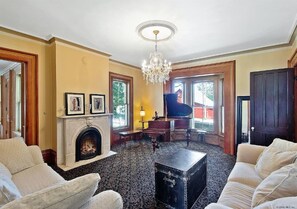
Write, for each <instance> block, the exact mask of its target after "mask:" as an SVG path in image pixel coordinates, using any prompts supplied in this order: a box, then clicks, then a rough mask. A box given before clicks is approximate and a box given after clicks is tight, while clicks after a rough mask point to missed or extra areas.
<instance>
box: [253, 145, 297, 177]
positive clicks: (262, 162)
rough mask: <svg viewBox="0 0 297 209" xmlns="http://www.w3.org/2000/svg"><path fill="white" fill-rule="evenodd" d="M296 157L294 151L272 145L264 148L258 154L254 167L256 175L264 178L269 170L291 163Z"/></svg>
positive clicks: (296, 154) (296, 153) (268, 173)
mask: <svg viewBox="0 0 297 209" xmlns="http://www.w3.org/2000/svg"><path fill="white" fill-rule="evenodd" d="M296 158H297V152H296V151H283V150H279V149H278V148H276V147H274V146H273V145H272V146H269V147H267V148H265V150H264V151H263V153H262V154H261V155H260V156H259V159H258V161H257V164H256V166H255V169H256V172H257V173H258V175H259V176H260V177H261V178H263V179H265V178H266V177H267V176H269V175H270V173H271V172H273V171H275V170H278V169H280V168H281V167H283V166H285V165H288V164H291V163H293V162H294V161H295V160H296Z"/></svg>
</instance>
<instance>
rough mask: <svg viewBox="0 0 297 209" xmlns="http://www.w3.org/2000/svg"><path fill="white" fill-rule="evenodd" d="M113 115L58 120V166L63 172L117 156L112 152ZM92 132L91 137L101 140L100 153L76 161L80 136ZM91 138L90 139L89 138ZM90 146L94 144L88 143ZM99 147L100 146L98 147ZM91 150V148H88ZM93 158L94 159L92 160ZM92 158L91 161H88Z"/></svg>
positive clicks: (67, 117) (77, 116)
mask: <svg viewBox="0 0 297 209" xmlns="http://www.w3.org/2000/svg"><path fill="white" fill-rule="evenodd" d="M111 116H112V114H111V113H107V114H97V115H95V114H94V115H76V116H61V117H58V118H57V165H58V166H59V167H60V168H62V169H63V170H70V169H72V168H75V167H79V166H81V165H85V164H88V163H91V162H94V161H96V160H100V159H103V158H106V157H108V156H111V155H113V154H116V153H115V152H113V151H111V150H110V124H111ZM85 130H92V131H91V134H90V135H88V134H87V136H91V135H93V134H94V135H96V133H97V134H98V136H97V137H98V138H100V141H101V142H100V148H99V149H100V153H97V154H96V156H92V154H90V153H89V155H90V156H89V155H87V157H85V158H84V159H79V160H78V161H77V159H76V151H77V150H76V143H77V139H78V137H79V136H80V134H85ZM87 138H89V137H87ZM91 138H92V137H91ZM88 143H89V146H90V144H92V142H91V141H89V142H88ZM98 146H99V145H98ZM88 149H89V148H88ZM91 157H92V158H91ZM88 158H90V159H88Z"/></svg>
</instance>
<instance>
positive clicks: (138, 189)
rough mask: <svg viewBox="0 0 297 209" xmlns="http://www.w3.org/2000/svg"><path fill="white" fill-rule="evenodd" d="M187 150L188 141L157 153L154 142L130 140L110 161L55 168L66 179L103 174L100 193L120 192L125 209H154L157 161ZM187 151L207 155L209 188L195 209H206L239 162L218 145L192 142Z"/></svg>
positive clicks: (164, 146)
mask: <svg viewBox="0 0 297 209" xmlns="http://www.w3.org/2000/svg"><path fill="white" fill-rule="evenodd" d="M180 148H186V142H185V141H177V142H163V143H160V148H159V149H156V152H155V153H153V150H152V144H151V142H150V141H147V140H141V141H136V142H134V141H128V142H127V143H126V146H125V145H124V144H121V145H116V146H113V147H112V150H113V151H115V152H117V153H118V154H116V155H114V156H111V157H109V158H106V159H103V160H100V161H97V162H94V163H91V164H88V165H85V166H81V167H79V168H75V169H73V170H70V171H66V172H65V171H62V170H61V169H59V168H57V167H54V169H55V170H56V171H57V172H58V173H60V175H62V176H63V177H64V178H65V179H66V180H70V179H73V178H75V177H78V176H81V175H84V174H87V173H95V172H96V173H99V174H100V176H101V181H100V183H99V186H98V190H97V191H96V193H98V192H101V191H104V190H107V189H112V190H115V191H117V192H119V193H120V194H121V195H122V197H123V201H124V208H125V209H126V208H129V209H140V208H147V209H153V208H156V207H155V197H154V194H155V173H154V162H155V159H157V158H158V157H159V156H161V155H167V154H170V153H174V152H176V151H177V150H178V149H180ZM187 149H191V150H196V151H200V152H205V153H207V172H208V173H207V189H205V190H204V191H203V193H202V194H201V195H200V197H199V198H198V199H197V201H196V202H195V204H194V205H193V207H192V209H200V208H204V207H205V206H206V205H208V204H209V203H211V202H216V201H217V200H218V198H219V196H220V193H221V191H222V189H223V187H224V185H225V184H226V181H227V178H228V175H229V173H230V171H231V169H232V168H233V166H234V163H235V157H234V156H230V155H227V154H224V153H223V150H222V149H221V148H220V147H218V146H213V145H208V144H204V143H200V142H190V145H189V147H188V148H187Z"/></svg>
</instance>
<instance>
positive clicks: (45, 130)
mask: <svg viewBox="0 0 297 209" xmlns="http://www.w3.org/2000/svg"><path fill="white" fill-rule="evenodd" d="M0 47H4V48H8V49H14V50H18V51H22V52H27V53H32V54H37V55H38V110H39V118H38V121H39V132H38V135H39V145H40V147H41V149H49V148H51V147H52V138H53V132H52V127H53V121H52V114H53V108H52V105H53V103H52V101H53V98H52V96H53V92H52V87H53V86H52V79H51V78H52V77H51V76H52V75H51V68H50V66H51V54H50V53H51V52H50V49H49V45H48V44H47V43H44V42H40V41H36V40H32V39H29V38H25V37H21V36H18V35H14V34H11V33H7V32H5V31H0Z"/></svg>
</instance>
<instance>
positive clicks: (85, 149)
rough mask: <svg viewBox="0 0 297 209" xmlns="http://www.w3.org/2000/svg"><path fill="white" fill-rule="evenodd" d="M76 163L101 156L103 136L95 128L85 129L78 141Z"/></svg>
mask: <svg viewBox="0 0 297 209" xmlns="http://www.w3.org/2000/svg"><path fill="white" fill-rule="evenodd" d="M75 147H76V149H75V150H76V152H75V161H76V162H77V161H80V160H87V159H90V158H94V157H96V156H97V155H100V154H101V134H100V132H99V131H98V129H96V128H94V127H87V128H85V129H83V130H82V131H81V132H80V134H79V135H78V136H77V139H76V145H75Z"/></svg>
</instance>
